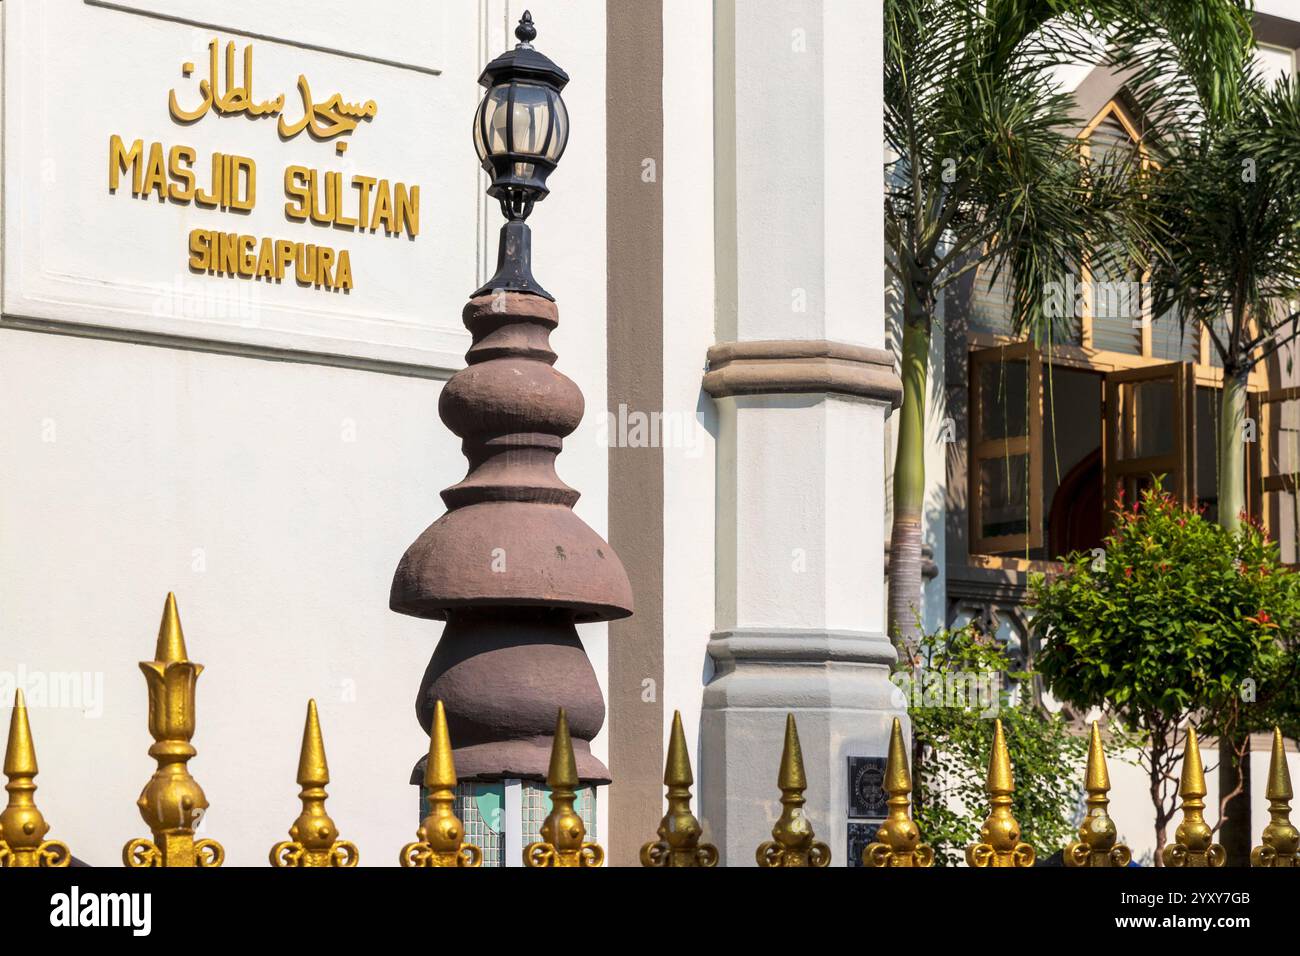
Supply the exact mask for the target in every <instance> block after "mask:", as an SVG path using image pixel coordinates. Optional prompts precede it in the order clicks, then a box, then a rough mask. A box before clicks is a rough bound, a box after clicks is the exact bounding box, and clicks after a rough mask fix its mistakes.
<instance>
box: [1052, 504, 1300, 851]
mask: <svg viewBox="0 0 1300 956" xmlns="http://www.w3.org/2000/svg"><path fill="white" fill-rule="evenodd" d="M1065 563H1066V567H1065V570H1064V572H1063V573H1061V574H1058V575H1054V576H1050V577H1044V576H1041V575H1039V576H1035V578H1034V579H1033V581H1032V582H1031V594H1032V604H1033V606H1034V608H1035V615H1034V619H1033V629H1034V633H1035V636H1036V637H1037V638H1038V639H1040V640H1041V642H1042V645H1043V646H1042V650H1041V651H1040V652H1039V654H1038V656H1037V659H1036V662H1035V663H1036V666H1037V669H1038V671H1039V672H1040V673H1041V674H1042V675H1043V677H1044V679H1045V680H1046V683H1047V687H1048V689H1049V690H1050V691H1051V693H1052V694H1053V696H1055V697H1056V698H1057V699H1058V700H1061V701H1064V702H1066V703H1068V704H1070V705H1071V706H1073V707H1074V708H1076V709H1078V710H1081V711H1086V710H1088V709H1090V708H1093V707H1100V708H1103V709H1104V710H1105V711H1106V712H1107V713H1109V714H1110V715H1112V716H1113V717H1114V718H1116V719H1117V720H1118V721H1119V722H1120V724H1121V726H1122V727H1123V728H1124V729H1125V730H1127V731H1130V732H1132V733H1136V734H1139V735H1141V738H1142V741H1143V750H1142V761H1141V762H1142V766H1143V769H1144V770H1146V772H1147V774H1148V777H1149V780H1150V792H1151V797H1152V803H1153V806H1154V807H1155V811H1156V844H1157V856H1158V855H1159V849H1160V848H1161V847H1163V846H1164V843H1165V827H1166V824H1167V823H1168V822H1169V820H1170V818H1171V816H1172V815H1173V812H1174V808H1175V806H1176V803H1177V792H1176V791H1177V787H1176V786H1173V785H1172V784H1173V783H1174V782H1175V781H1176V776H1175V773H1174V769H1175V765H1176V764H1177V763H1178V761H1179V759H1181V752H1180V751H1179V750H1178V749H1177V748H1179V747H1181V738H1180V736H1179V734H1180V727H1181V725H1182V724H1184V723H1185V722H1186V721H1188V720H1192V721H1193V722H1194V723H1195V724H1196V725H1197V729H1198V733H1199V734H1200V735H1201V736H1203V737H1209V736H1219V735H1220V734H1224V733H1227V734H1232V733H1234V732H1235V733H1240V732H1243V731H1249V730H1254V729H1263V728H1265V727H1271V725H1272V724H1273V723H1274V722H1279V723H1286V722H1288V720H1292V721H1293V720H1294V715H1295V713H1296V712H1297V707H1296V702H1297V686H1296V677H1297V674H1298V673H1300V672H1298V670H1297V655H1296V650H1295V635H1296V632H1297V630H1298V629H1300V587H1298V586H1297V581H1298V580H1300V579H1298V578H1297V576H1296V575H1295V574H1294V573H1293V572H1291V571H1290V570H1289V569H1288V568H1287V567H1286V566H1284V565H1283V564H1282V563H1281V561H1280V560H1279V557H1278V553H1277V548H1276V546H1275V545H1274V544H1272V543H1271V542H1270V541H1268V539H1267V538H1266V537H1265V535H1264V534H1263V532H1262V531H1261V530H1260V528H1258V527H1256V526H1255V525H1253V524H1250V523H1243V525H1242V526H1241V527H1240V528H1239V529H1238V530H1237V531H1231V532H1230V531H1226V530H1224V529H1223V528H1221V527H1219V526H1218V525H1216V524H1213V523H1211V522H1209V521H1207V520H1205V518H1204V517H1203V516H1202V515H1201V513H1200V512H1199V511H1197V510H1193V509H1188V508H1185V507H1182V506H1180V505H1179V504H1178V503H1177V502H1175V501H1174V499H1173V498H1172V497H1171V496H1170V495H1168V494H1166V493H1164V492H1160V491H1155V490H1148V491H1146V492H1144V493H1143V494H1142V496H1141V497H1140V499H1139V500H1138V501H1136V502H1133V503H1131V504H1130V505H1129V506H1128V507H1127V508H1123V507H1121V508H1119V509H1118V510H1117V511H1116V513H1115V524H1114V530H1113V531H1112V532H1111V534H1110V535H1109V536H1108V537H1107V538H1106V540H1105V541H1104V542H1103V547H1102V548H1101V549H1100V551H1098V552H1093V553H1080V554H1073V555H1071V556H1070V557H1069V558H1067V559H1066V562H1065Z"/></svg>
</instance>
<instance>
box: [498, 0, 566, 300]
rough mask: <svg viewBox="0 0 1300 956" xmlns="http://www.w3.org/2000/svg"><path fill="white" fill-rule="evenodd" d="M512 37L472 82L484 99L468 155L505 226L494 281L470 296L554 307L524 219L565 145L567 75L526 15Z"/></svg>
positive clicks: (542, 194)
mask: <svg viewBox="0 0 1300 956" xmlns="http://www.w3.org/2000/svg"><path fill="white" fill-rule="evenodd" d="M515 36H516V37H517V38H518V39H519V45H518V46H516V47H515V48H514V49H513V50H509V51H507V52H505V53H503V54H501V55H500V56H499V57H497V58H496V59H495V60H493V61H492V62H491V63H489V64H488V65H487V66H486V67H485V68H484V70H483V73H482V75H481V76H479V79H478V81H479V85H480V86H483V87H485V88H486V89H487V95H486V96H484V97H483V101H482V102H481V103H479V107H478V111H477V112H476V113H475V114H474V148H475V149H476V150H477V151H478V158H479V162H480V163H482V164H483V169H484V171H485V172H487V174H488V175H489V176H491V177H492V185H491V186H489V187H488V190H487V194H488V195H489V196H491V197H493V198H494V199H496V200H497V201H499V202H500V203H501V214H502V215H503V216H505V217H506V223H505V225H503V226H502V227H501V243H500V246H499V248H498V253H497V272H496V275H494V276H493V277H492V278H491V279H489V280H488V282H487V284H486V285H484V286H483V287H482V288H481V289H479V290H478V292H476V293H474V294H475V295H486V294H488V293H490V292H494V291H497V290H502V289H504V290H508V291H511V292H529V293H532V294H533V295H540V296H543V297H544V298H547V299H550V300H552V301H554V298H555V297H554V296H552V295H551V294H550V293H549V292H547V291H546V290H545V289H543V288H542V287H541V286H540V285H538V283H537V280H536V279H534V278H533V271H532V231H531V230H530V229H529V228H528V217H529V215H530V214H531V213H532V211H533V204H534V203H537V202H540V201H541V200H543V199H545V198H546V196H547V194H548V193H549V192H550V190H549V189H548V188H547V185H546V180H547V177H548V176H550V175H551V173H552V172H553V171H554V170H555V166H556V164H557V163H559V161H560V157H561V156H563V155H564V147H565V146H567V145H568V142H569V111H568V110H567V109H566V108H565V105H564V100H563V99H561V98H560V91H561V90H563V89H564V87H565V85H566V84H567V83H568V82H569V74H567V73H565V72H564V71H563V70H562V69H560V68H559V67H558V66H556V65H555V64H554V63H553V62H551V60H550V58H549V57H547V56H545V55H544V54H542V53H539V52H538V51H537V50H535V49H533V40H535V39H536V38H537V28H536V27H535V26H533V16H532V14H531V13H529V12H528V11H527V10H525V11H524V15H523V17H522V19H520V21H519V26H517V27H516V28H515Z"/></svg>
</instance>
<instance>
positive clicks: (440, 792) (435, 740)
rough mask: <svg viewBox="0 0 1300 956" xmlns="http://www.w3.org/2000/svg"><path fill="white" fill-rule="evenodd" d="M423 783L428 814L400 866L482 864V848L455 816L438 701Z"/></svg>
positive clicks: (452, 768) (452, 767)
mask: <svg viewBox="0 0 1300 956" xmlns="http://www.w3.org/2000/svg"><path fill="white" fill-rule="evenodd" d="M424 786H425V789H426V790H428V792H429V815H428V816H426V817H425V818H424V820H423V821H421V823H420V829H419V830H418V831H417V836H419V838H420V839H419V840H417V841H416V842H414V843H408V844H406V846H404V847H402V852H401V856H400V857H399V859H400V861H401V864H402V866H416V867H419V866H467V867H473V866H482V865H483V851H482V850H481V849H479V848H478V847H476V846H474V845H473V844H472V843H466V842H465V825H464V824H463V823H461V821H460V817H458V816H456V764H455V762H454V761H453V760H452V753H451V732H450V731H449V730H448V729H447V711H446V709H445V708H444V707H443V706H442V701H440V700H439V701H436V702H435V703H434V706H433V726H432V727H431V728H430V729H429V759H428V760H427V761H426V762H425V765H424Z"/></svg>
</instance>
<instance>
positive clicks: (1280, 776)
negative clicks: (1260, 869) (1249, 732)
mask: <svg viewBox="0 0 1300 956" xmlns="http://www.w3.org/2000/svg"><path fill="white" fill-rule="evenodd" d="M1264 796H1266V797H1268V816H1269V821H1268V824H1267V825H1266V826H1265V827H1264V833H1263V835H1262V843H1261V845H1260V846H1257V847H1255V849H1253V850H1251V851H1250V865H1251V866H1278V867H1282V866H1290V867H1297V866H1300V830H1297V829H1296V828H1295V825H1294V824H1293V823H1292V822H1291V798H1292V797H1293V796H1294V793H1293V792H1292V790H1291V771H1289V770H1288V769H1287V766H1286V748H1285V747H1284V746H1283V744H1282V730H1281V728H1278V727H1274V728H1273V753H1272V756H1271V757H1270V758H1269V762H1268V787H1267V789H1266V790H1265V791H1264Z"/></svg>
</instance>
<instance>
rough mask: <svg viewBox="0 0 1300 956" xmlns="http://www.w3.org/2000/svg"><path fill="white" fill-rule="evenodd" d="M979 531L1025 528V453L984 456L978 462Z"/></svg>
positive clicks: (999, 532)
mask: <svg viewBox="0 0 1300 956" xmlns="http://www.w3.org/2000/svg"><path fill="white" fill-rule="evenodd" d="M979 469H980V472H979V494H980V535H981V536H982V537H985V538H996V537H1001V536H1002V535H1008V534H1026V533H1028V531H1029V456H1028V455H1012V456H1010V457H1009V458H986V459H984V460H983V461H981V462H980V464H979Z"/></svg>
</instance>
